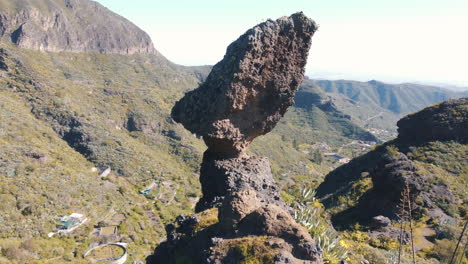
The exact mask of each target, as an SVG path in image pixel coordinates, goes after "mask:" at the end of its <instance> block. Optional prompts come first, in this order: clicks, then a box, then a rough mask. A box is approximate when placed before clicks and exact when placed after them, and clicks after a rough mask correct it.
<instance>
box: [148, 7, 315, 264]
mask: <svg viewBox="0 0 468 264" xmlns="http://www.w3.org/2000/svg"><path fill="white" fill-rule="evenodd" d="M316 28H317V26H316V25H315V23H314V22H313V21H312V20H310V19H309V18H307V17H306V16H305V15H304V14H302V13H297V14H293V15H292V16H290V17H282V18H280V19H278V20H276V21H272V20H268V21H267V22H265V23H262V24H260V25H258V26H256V27H254V28H252V29H250V30H249V31H247V32H246V33H245V34H244V35H242V36H241V37H240V38H239V39H238V40H236V41H235V42H233V43H232V44H231V45H230V46H229V47H228V49H227V53H226V55H225V57H224V59H223V60H222V61H220V62H219V63H218V64H216V65H215V66H214V67H213V70H212V71H211V73H210V74H209V76H208V77H207V79H206V81H205V83H203V84H202V85H201V86H200V87H199V88H198V89H196V90H194V91H192V92H189V93H187V94H186V95H185V96H184V98H182V99H181V100H180V101H179V102H177V103H176V105H175V106H174V108H173V110H172V117H173V119H174V120H175V121H177V122H180V123H182V124H183V125H184V126H185V128H187V129H188V130H190V131H191V132H192V133H196V134H198V135H200V136H203V139H204V140H205V143H206V145H207V146H208V149H207V151H206V152H205V153H204V156H203V163H202V165H201V169H200V181H201V184H202V192H203V197H202V198H201V199H200V201H199V202H198V204H197V206H196V211H197V212H199V213H198V214H197V215H200V214H203V212H207V211H209V210H212V209H209V208H213V207H217V208H218V215H217V217H218V218H217V220H218V222H217V223H216V224H213V225H211V226H209V227H206V228H205V229H203V230H201V229H199V228H197V226H200V223H201V222H206V221H204V220H203V219H198V218H197V217H196V216H193V217H188V218H187V217H182V218H178V219H177V220H176V223H174V224H171V225H168V228H167V241H165V242H164V243H162V244H161V245H160V246H158V248H157V249H156V251H155V254H154V256H152V257H150V258H149V259H148V263H177V262H180V261H181V259H189V260H190V261H191V262H188V263H213V264H215V263H216V264H217V263H242V262H243V261H245V260H246V259H250V260H252V259H255V261H259V262H256V263H278V264H279V263H306V264H312V263H323V261H322V256H321V254H322V251H321V249H320V248H319V247H318V246H317V245H316V244H315V241H314V240H313V239H312V237H311V236H310V234H309V233H308V231H307V229H305V228H304V227H303V226H301V225H299V224H298V223H296V221H295V220H294V218H293V217H292V216H291V212H290V211H291V209H290V208H289V207H288V206H287V205H286V204H285V202H284V201H283V200H282V199H281V197H280V195H279V190H278V187H277V186H276V184H275V182H274V180H273V177H272V174H271V168H270V162H269V161H268V159H266V158H259V157H250V156H248V155H247V154H246V152H245V151H246V148H247V147H248V145H249V143H250V142H251V141H252V140H253V139H254V138H255V137H257V136H260V135H264V134H266V133H268V132H269V131H271V130H272V129H273V128H274V126H275V125H276V123H277V122H278V121H279V120H280V118H281V117H282V116H283V115H284V113H285V112H286V110H287V108H288V107H289V106H291V105H292V104H293V101H294V95H295V93H296V91H297V89H298V86H299V84H300V83H301V81H302V78H303V75H304V66H305V64H306V60H307V55H308V51H309V48H310V45H311V38H312V35H313V33H314V32H315V30H316ZM246 254H251V255H249V256H246Z"/></svg>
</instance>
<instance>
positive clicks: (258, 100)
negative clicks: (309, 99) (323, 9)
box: [172, 13, 317, 157]
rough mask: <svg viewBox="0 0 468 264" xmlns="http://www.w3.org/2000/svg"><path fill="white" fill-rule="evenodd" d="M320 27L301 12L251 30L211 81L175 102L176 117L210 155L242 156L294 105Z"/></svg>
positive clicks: (216, 68) (233, 46) (231, 49)
mask: <svg viewBox="0 0 468 264" xmlns="http://www.w3.org/2000/svg"><path fill="white" fill-rule="evenodd" d="M316 29H317V25H316V24H315V23H314V22H313V21H312V20H310V19H309V18H307V17H306V16H305V15H304V14H303V13H296V14H293V15H292V16H290V17H282V18H280V19H278V20H276V21H273V20H268V21H266V22H264V23H261V24H259V25H257V26H255V27H254V28H252V29H250V30H248V31H247V32H246V33H245V34H244V35H242V36H241V37H239V38H238V39H237V40H236V41H234V42H233V43H232V44H231V45H229V47H228V48H227V52H226V55H225V56H224V58H223V60H221V61H220V62H218V63H217V64H216V65H215V66H214V67H213V69H212V71H211V73H210V74H209V75H208V77H207V79H206V81H205V82H204V83H203V84H202V85H200V87H198V89H196V90H193V91H191V92H188V93H187V94H185V96H184V97H183V98H182V99H181V100H180V101H178V102H177V103H176V104H175V106H174V108H173V109H172V118H173V119H174V120H175V121H176V122H178V123H182V124H183V125H184V127H185V128H186V129H188V130H190V131H191V132H192V133H196V134H197V135H199V136H203V139H204V140H205V143H206V144H207V146H208V148H209V149H210V151H212V152H217V153H220V154H224V155H226V156H230V157H232V156H239V154H241V153H243V152H244V151H245V149H246V148H247V146H248V145H249V144H250V142H252V140H253V139H254V138H256V137H258V136H260V135H264V134H266V133H268V132H270V131H271V130H272V129H273V128H274V127H275V125H276V123H277V122H278V121H279V120H280V119H281V117H283V115H284V114H285V112H286V109H287V108H288V107H289V106H291V105H292V104H293V102H294V95H295V93H296V91H297V89H298V87H299V84H300V83H301V82H302V78H303V76H304V66H305V65H306V62H307V57H308V53H309V49H310V46H311V38H312V35H313V34H314V32H315V31H316Z"/></svg>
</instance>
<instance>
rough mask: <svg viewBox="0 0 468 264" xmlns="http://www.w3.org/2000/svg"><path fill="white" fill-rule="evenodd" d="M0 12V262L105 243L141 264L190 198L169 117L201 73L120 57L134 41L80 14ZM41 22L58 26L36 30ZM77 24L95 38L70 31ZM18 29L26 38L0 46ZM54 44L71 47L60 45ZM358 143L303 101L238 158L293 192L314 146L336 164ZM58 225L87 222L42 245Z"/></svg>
mask: <svg viewBox="0 0 468 264" xmlns="http://www.w3.org/2000/svg"><path fill="white" fill-rule="evenodd" d="M39 3H41V4H39ZM64 3H65V4H64ZM0 7H1V8H0V10H1V11H0V12H1V19H2V20H1V23H0V24H1V27H2V35H3V37H2V38H1V41H0V76H1V78H0V93H1V96H2V102H1V103H0V112H1V113H2V114H1V115H0V118H1V122H0V148H1V149H2V150H5V151H1V152H0V181H1V183H2V184H1V186H0V201H1V203H2V204H3V205H4V206H2V207H1V208H0V213H1V218H0V220H1V223H2V225H0V247H1V248H2V250H1V254H0V260H1V261H6V262H7V263H9V262H11V263H24V262H27V261H29V262H31V261H32V262H34V261H38V260H39V259H41V260H44V261H48V260H51V261H52V260H53V261H54V263H63V262H68V261H73V262H74V263H80V262H84V260H83V259H82V258H81V254H82V253H83V252H84V251H85V250H86V249H88V248H89V247H90V245H93V244H95V243H100V242H105V241H123V242H127V243H129V252H131V255H130V256H129V261H137V260H142V259H144V257H145V256H146V255H148V254H149V253H151V251H152V249H154V248H155V246H156V245H157V244H158V243H159V241H160V240H161V239H162V238H163V231H164V224H166V223H168V222H170V221H172V220H173V218H174V217H175V216H177V215H179V214H181V213H186V212H190V211H192V209H193V206H194V204H195V202H196V201H197V200H198V197H199V196H200V187H199V183H198V176H197V173H198V170H199V164H200V160H201V153H202V152H203V150H204V146H203V143H202V141H201V140H200V139H198V138H196V137H195V136H194V135H192V134H190V133H189V132H187V131H186V130H184V129H183V128H182V126H181V125H177V124H175V123H174V122H173V121H172V119H171V118H170V115H169V114H170V109H171V107H172V106H173V104H174V102H175V101H176V100H177V99H179V98H181V97H182V95H183V94H184V92H186V91H188V90H190V89H193V88H195V87H197V86H198V84H199V83H200V82H201V81H203V80H204V79H205V78H206V75H207V73H208V72H209V71H210V70H211V68H210V67H208V66H203V67H184V66H180V65H176V64H174V63H172V62H170V61H168V60H167V59H165V58H164V57H163V56H162V55H161V54H159V53H157V52H153V51H151V50H150V49H151V47H152V46H151V45H152V44H151V43H149V42H138V43H140V44H142V45H144V46H143V47H140V46H138V47H136V50H134V49H133V48H131V47H134V46H132V45H133V44H134V41H135V40H138V39H139V38H140V36H139V34H142V33H141V32H142V31H140V30H139V29H136V28H134V25H133V24H131V23H130V22H128V21H126V20H125V19H123V18H121V17H119V16H118V15H115V14H112V13H109V12H110V11H108V10H106V9H104V8H103V7H101V6H99V5H98V4H96V3H94V2H90V1H84V0H81V1H78V0H77V1H68V2H62V1H44V2H38V1H6V0H1V1H0ZM74 8H76V12H75V11H74V10H75V9H74ZM23 10H26V11H23ZM15 12H16V13H15ZM50 14H55V15H57V16H58V17H61V18H63V21H64V23H65V24H63V25H60V26H59V27H58V28H55V26H52V27H48V28H47V30H44V28H40V27H42V26H44V25H42V24H40V23H42V22H44V21H48V20H49V18H50ZM97 14H100V15H101V16H102V18H95V16H96V15H97ZM102 14H103V15H102ZM12 17H14V19H13V20H12ZM88 18H89V20H88V22H89V21H97V22H93V23H92V25H93V26H92V27H94V30H97V31H99V32H100V34H99V37H96V36H95V35H93V34H89V32H88V31H87V30H88V29H87V28H86V27H85V28H80V27H75V26H74V24H73V23H75V22H76V23H88V22H83V21H84V20H80V19H88ZM18 19H24V20H21V21H20V22H21V23H24V24H25V25H32V26H31V27H30V28H29V26H28V27H26V26H25V27H24V28H22V29H21V32H23V33H22V35H21V34H20V35H21V38H19V39H22V40H21V41H13V42H12V39H11V33H12V31H13V30H17V29H18V27H16V26H18V25H19V24H21V23H19V24H17V23H16V22H15V23H13V22H14V21H19V20H18ZM105 19H111V20H110V21H114V20H112V19H117V20H118V21H114V22H115V23H107V22H105V21H104V20H105ZM38 21H39V22H38ZM77 21H79V22H77ZM37 23H39V24H37ZM67 23H71V24H67ZM112 24H113V25H117V26H118V27H117V26H116V27H114V26H112V27H111V25H112ZM62 26H63V28H62ZM15 27H16V28H15ZM36 29H37V30H38V31H35V30H36ZM23 30H24V31H23ZM29 30H33V31H29ZM59 30H60V32H58V31H59ZM63 30H64V31H63ZM127 30H131V31H132V32H133V33H132V34H128V32H127ZM63 32H69V36H77V38H76V39H75V40H76V41H77V42H76V43H75V42H73V41H71V40H73V39H70V41H69V42H65V43H63V42H62V41H63V35H62V33H63ZM59 33H60V34H59ZM37 34H39V35H37ZM67 34H68V33H67ZM134 34H137V35H138V36H135V35H134ZM23 37H24V38H23ZM42 37H44V38H47V39H48V42H47V43H48V45H43V44H44V43H42V41H43V40H41V38H42ZM124 37H125V38H124ZM141 37H142V38H143V39H146V34H144V35H141ZM100 38H105V39H100ZM78 39H79V41H78ZM17 40H18V39H17ZM23 40H24V41H23ZM114 41H117V42H114ZM145 43H146V44H148V45H146V44H145ZM49 44H50V45H49ZM41 45H42V46H41ZM145 45H146V46H145ZM132 50H133V51H134V52H133V51H132ZM57 51H60V52H57ZM304 89H305V90H304V93H309V94H313V93H315V92H316V91H315V92H313V91H306V90H307V88H304ZM291 131H293V133H292V132H291ZM321 131H322V132H321ZM318 132H319V133H318ZM327 134H328V135H330V134H331V135H334V136H333V137H329V136H328V135H327ZM367 138H372V136H371V135H370V134H369V133H367V132H365V131H364V130H362V129H360V128H359V127H357V126H356V125H354V124H352V122H350V121H349V117H347V116H346V115H344V114H342V113H341V112H339V111H338V110H336V109H334V108H333V106H330V105H327V104H326V103H325V102H320V103H318V102H312V101H310V102H309V101H307V102H303V104H302V105H301V106H300V107H297V108H295V109H293V110H291V111H289V112H288V114H287V116H286V118H285V119H284V120H283V121H281V123H280V124H279V125H278V126H277V127H276V129H275V130H274V131H273V132H272V133H269V134H268V135H267V136H265V137H263V138H261V139H259V140H258V141H256V142H255V143H254V144H253V145H252V146H251V151H252V152H254V153H256V154H258V155H260V156H268V157H270V158H271V161H272V167H273V168H272V170H273V176H274V177H275V178H276V179H278V180H279V182H280V184H281V186H282V187H284V188H285V190H288V192H294V191H297V190H298V189H301V188H303V187H304V186H311V187H314V186H316V185H317V184H318V182H319V181H321V178H322V177H323V175H324V174H325V173H326V172H328V171H329V170H330V168H332V167H335V166H336V164H337V161H335V160H333V159H329V158H326V157H323V155H322V152H324V150H323V149H321V148H322V147H323V146H326V147H328V148H330V150H327V151H338V150H340V151H343V152H346V151H349V150H350V149H351V148H346V147H345V148H341V146H342V145H344V144H347V143H349V142H351V141H352V140H365V139H367ZM272 142H275V144H272ZM317 142H320V143H321V145H320V146H316V145H315V144H316V143H317ZM107 168H110V169H111V172H110V174H109V175H108V176H105V177H101V176H100V174H101V173H102V172H103V171H105V169H107ZM147 187H151V188H150V189H151V190H150V192H149V193H148V194H146V193H140V192H142V191H143V190H145V189H146V188H147ZM71 213H82V214H85V215H86V217H87V218H89V220H88V222H86V224H85V225H84V226H83V227H80V228H78V229H77V230H76V231H74V232H73V234H72V235H70V236H66V237H59V236H54V237H53V238H48V237H47V236H48V234H49V233H50V232H52V231H54V229H55V227H56V225H57V223H58V219H59V218H58V216H59V215H67V214H71ZM106 226H108V227H112V226H117V227H118V233H117V236H116V237H114V238H109V237H104V236H101V235H99V228H100V227H106ZM73 251H76V252H78V253H77V254H76V256H74V255H73V254H71V252H73Z"/></svg>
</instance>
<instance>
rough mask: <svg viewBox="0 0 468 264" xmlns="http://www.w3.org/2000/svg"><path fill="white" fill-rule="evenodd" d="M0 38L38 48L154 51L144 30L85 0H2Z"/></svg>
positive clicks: (52, 49) (130, 51) (122, 52)
mask: <svg viewBox="0 0 468 264" xmlns="http://www.w3.org/2000/svg"><path fill="white" fill-rule="evenodd" d="M0 38H4V39H9V40H10V41H11V42H13V43H14V44H16V45H18V46H19V47H21V48H27V49H33V50H40V51H52V52H60V51H68V52H98V53H117V54H135V53H152V54H155V53H157V51H156V50H155V49H154V47H153V43H152V42H151V39H150V37H149V36H148V35H147V34H146V33H145V32H144V31H142V30H141V29H139V28H138V27H137V26H135V25H134V24H132V23H131V22H130V21H128V20H126V19H125V18H123V17H121V16H119V15H117V14H115V13H113V12H111V11H109V10H108V9H107V8H105V7H103V6H102V5H100V4H99V3H97V2H94V1H89V0H62V1H57V0H42V1H36V0H23V1H16V0H5V1H2V2H1V3H0Z"/></svg>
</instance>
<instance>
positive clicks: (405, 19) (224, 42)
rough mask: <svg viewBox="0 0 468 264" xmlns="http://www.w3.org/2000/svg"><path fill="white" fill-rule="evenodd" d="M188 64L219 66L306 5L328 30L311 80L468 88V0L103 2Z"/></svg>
mask: <svg viewBox="0 0 468 264" xmlns="http://www.w3.org/2000/svg"><path fill="white" fill-rule="evenodd" d="M98 2H100V3H101V4H103V5H105V6H106V7H108V8H109V9H111V10H112V11H114V12H116V13H118V14H120V15H123V16H124V17H126V18H128V19H129V20H130V21H132V22H134V23H135V24H136V25H138V26H139V27H141V28H142V29H143V30H145V31H146V32H147V33H148V34H149V35H150V36H151V38H152V39H153V42H154V45H155V47H156V49H158V50H159V51H160V52H161V53H162V54H164V55H165V56H166V57H167V58H168V59H170V60H171V61H173V62H175V63H178V64H183V65H202V64H214V63H216V62H218V61H219V60H221V59H222V57H223V55H224V53H225V51H226V47H227V46H228V45H229V44H230V43H231V42H232V41H234V40H235V39H236V38H237V37H238V36H240V35H241V34H242V33H244V32H245V31H246V30H247V29H249V28H251V27H252V26H254V25H255V24H258V23H260V22H262V21H264V20H265V19H267V18H273V19H276V18H278V17H280V16H284V15H290V14H292V13H294V12H297V11H303V12H304V13H305V14H306V15H307V16H309V17H311V18H312V19H314V20H315V21H316V22H317V23H318V24H319V25H320V29H319V31H318V32H317V33H316V34H315V36H314V38H313V44H312V49H311V52H310V57H309V62H308V65H307V74H308V75H309V76H310V77H311V78H331V79H333V78H347V79H358V80H369V79H378V80H384V81H391V82H403V81H425V82H440V83H449V84H455V85H463V86H468V15H467V14H468V0H281V1H277V0H265V1H264V0H235V1H226V0H224V1H223V0H132V1H129V0H98Z"/></svg>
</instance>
